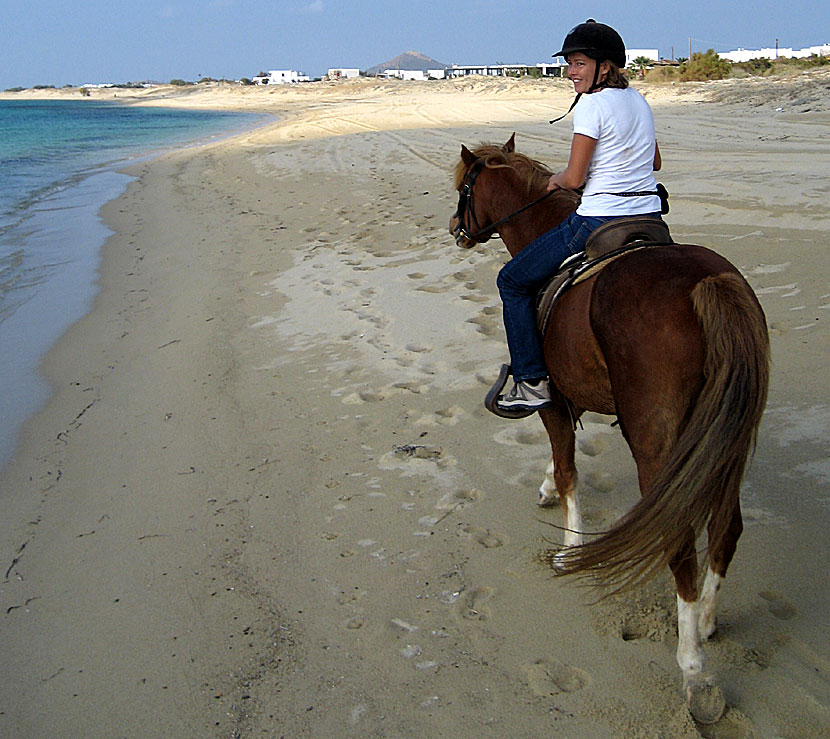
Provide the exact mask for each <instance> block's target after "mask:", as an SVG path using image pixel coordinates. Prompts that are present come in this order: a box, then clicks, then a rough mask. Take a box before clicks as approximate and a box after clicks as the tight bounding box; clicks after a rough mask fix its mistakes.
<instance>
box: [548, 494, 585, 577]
mask: <svg viewBox="0 0 830 739" xmlns="http://www.w3.org/2000/svg"><path fill="white" fill-rule="evenodd" d="M561 500H562V508H563V509H564V513H565V526H564V529H565V537H564V542H563V543H564V549H563V551H561V552H558V553H557V554H554V555H553V569H554V570H560V569H562V560H563V559H564V558H565V557H566V556H567V550H568V549H569V548H571V547H578V546H579V545H580V544H582V509H581V508H580V506H579V491H578V489H577V485H576V480H574V485H573V487H572V488H571V489H570V490H568V492H567V493H566V494H565V495H563V496H561Z"/></svg>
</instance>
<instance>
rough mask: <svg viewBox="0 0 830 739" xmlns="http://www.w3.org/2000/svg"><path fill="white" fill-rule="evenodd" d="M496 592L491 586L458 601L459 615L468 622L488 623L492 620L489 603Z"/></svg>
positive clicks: (479, 589)
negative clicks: (487, 621) (489, 619)
mask: <svg viewBox="0 0 830 739" xmlns="http://www.w3.org/2000/svg"><path fill="white" fill-rule="evenodd" d="M494 592H495V591H494V590H493V588H491V587H489V586H486V585H485V586H484V587H483V588H476V589H475V590H471V591H470V592H469V593H465V594H464V596H463V597H462V598H461V599H460V600H459V601H458V615H459V616H461V618H463V619H465V620H467V621H486V620H487V619H488V618H490V608H489V607H488V606H487V603H489V601H490V600H491V598H492V597H493V593H494Z"/></svg>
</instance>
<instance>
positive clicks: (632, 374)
mask: <svg viewBox="0 0 830 739" xmlns="http://www.w3.org/2000/svg"><path fill="white" fill-rule="evenodd" d="M513 139H514V137H513V136H511V138H510V140H509V141H508V142H507V143H506V144H505V145H504V146H482V147H480V148H478V149H476V150H475V151H470V150H468V149H467V148H466V147H462V149H461V160H460V161H459V163H458V165H457V166H456V169H455V185H456V189H457V190H458V191H459V193H460V197H459V207H458V210H457V212H456V213H455V215H453V217H452V219H451V220H450V232H451V233H453V234H454V235H455V236H456V241H457V242H458V243H459V245H460V246H463V247H465V248H469V247H471V246H473V245H474V244H475V243H477V242H483V241H486V240H487V239H488V238H490V237H491V236H492V235H493V234H494V233H495V232H496V230H497V231H498V235H499V236H500V237H501V239H502V241H504V244H505V246H506V247H507V249H508V251H509V252H510V254H511V255H515V254H517V253H518V252H519V251H521V250H522V248H524V247H525V246H526V245H527V244H529V243H530V242H531V241H532V240H533V239H535V238H536V237H538V236H540V235H541V234H543V233H544V232H546V231H548V230H550V229H551V228H553V227H554V226H556V225H557V224H558V223H559V222H561V221H562V220H563V219H564V218H565V217H566V216H567V215H568V214H569V213H571V212H572V211H573V210H574V209H575V208H576V204H577V202H578V196H577V195H576V194H575V193H573V192H569V191H563V190H558V191H555V192H554V193H553V194H552V195H551V196H550V197H547V198H546V197H545V191H546V185H547V181H548V179H549V177H550V175H551V172H550V171H549V170H548V169H547V168H546V167H544V166H543V165H541V164H540V163H539V162H536V161H534V160H532V159H529V158H528V157H526V156H523V155H521V154H519V153H517V152H515V150H514V141H513ZM542 200H544V202H542ZM543 346H544V351H545V358H546V362H547V366H548V370H549V372H550V377H551V385H552V392H553V394H554V396H555V400H556V405H555V407H553V408H550V409H546V410H543V411H541V412H540V416H541V417H542V422H543V423H544V425H545V428H546V429H547V432H548V435H549V436H550V444H551V450H552V460H551V462H550V464H549V465H548V468H547V471H546V474H545V479H544V482H543V483H542V486H541V488H540V490H539V505H550V504H553V503H554V501H555V498H554V492H555V493H558V498H559V502H560V505H561V507H562V511H563V514H564V518H565V536H564V544H565V547H564V549H563V550H562V551H561V552H560V553H558V554H557V556H556V558H555V562H554V566H555V568H556V569H557V570H558V571H559V572H561V573H563V574H579V575H587V576H590V577H591V578H593V579H594V580H595V581H596V582H598V583H599V584H600V585H604V586H607V587H610V588H613V589H615V590H621V589H625V588H628V587H631V586H633V585H636V584H638V583H641V582H643V581H645V580H646V579H648V578H650V577H652V576H653V575H655V574H656V573H657V572H658V571H660V570H661V569H662V568H663V567H664V566H666V565H668V566H669V568H670V569H671V572H672V573H673V575H674V579H675V584H676V588H677V607H678V646H677V661H678V664H679V665H680V669H681V670H682V672H683V684H684V692H685V693H686V697H687V700H688V703H689V708H690V710H691V711H692V714H693V716H694V717H695V718H696V719H697V720H698V721H701V722H706V723H712V722H714V721H717V720H718V718H720V716H721V714H722V713H723V710H724V708H725V703H724V700H723V694H722V692H721V691H720V688H718V687H717V685H716V684H715V681H714V679H713V678H712V677H711V675H708V674H707V673H706V672H705V669H704V655H703V650H702V648H701V641H703V640H705V639H707V638H708V637H709V636H711V635H712V634H713V633H714V631H715V626H716V621H715V619H716V610H717V600H718V591H719V589H720V585H721V580H722V578H723V577H724V576H725V575H726V570H727V568H728V566H729V563H730V561H731V559H732V556H733V554H734V553H735V547H736V544H737V541H738V538H739V537H740V535H741V531H742V528H743V526H742V521H741V511H740V504H739V500H738V495H739V490H740V484H741V478H742V476H743V472H744V466H745V464H746V461H747V458H748V456H749V455H750V453H751V451H752V450H753V448H754V444H755V438H756V433H757V429H758V425H759V423H760V420H761V415H762V414H763V410H764V405H765V403H766V397H767V386H768V382H769V338H768V334H767V327H766V320H765V317H764V313H763V310H762V309H761V306H760V304H759V303H758V300H757V299H756V297H755V295H754V293H753V292H752V289H751V288H750V287H749V285H748V284H747V283H746V281H745V280H744V279H743V277H742V276H741V275H740V273H739V272H738V270H737V269H736V268H735V267H734V266H733V265H732V264H730V263H729V262H728V261H727V260H726V259H724V258H723V257H721V256H719V255H718V254H716V253H715V252H713V251H710V250H709V249H706V248H704V247H701V246H694V245H688V244H671V245H668V246H660V247H652V248H647V249H640V250H636V251H632V252H630V253H627V254H625V255H624V256H622V257H620V258H617V259H616V260H615V261H613V262H611V263H610V264H609V265H608V266H606V267H605V268H604V269H603V270H602V271H600V272H599V273H598V274H597V275H596V276H594V277H592V278H590V279H588V280H586V281H585V282H582V283H580V284H578V285H576V286H574V287H573V288H571V289H570V290H569V291H568V292H567V293H565V295H564V296H563V297H562V298H561V299H560V300H559V301H558V302H557V303H556V304H555V306H554V308H553V313H552V315H551V316H550V319H549V320H548V323H547V329H546V331H545V335H544V337H543ZM569 406H570V408H569ZM585 411H595V412H597V413H602V414H611V415H616V416H617V419H618V421H619V424H620V428H621V430H622V433H623V436H624V437H625V440H626V441H627V443H628V445H629V447H630V449H631V453H632V455H633V456H634V460H635V462H636V464H637V472H638V478H639V485H640V491H641V494H642V498H641V500H640V501H639V502H638V503H637V504H636V505H635V506H634V507H633V508H632V509H631V510H630V511H629V512H628V513H627V514H626V515H625V516H623V517H622V518H621V519H620V520H619V521H618V522H617V523H615V524H614V525H613V526H612V527H611V528H610V529H609V530H608V531H606V532H605V533H603V534H601V535H600V536H598V537H597V538H595V539H592V540H591V541H588V542H583V537H582V533H581V532H582V518H581V514H580V510H579V500H578V496H577V472H576V467H575V465H574V445H575V432H574V422H575V418H577V419H578V418H579V416H580V415H581V414H582V413H583V412H585ZM704 526H706V528H707V532H708V559H709V565H708V570H707V573H706V577H705V580H704V583H703V587H702V588H700V589H699V587H698V562H697V555H696V551H695V541H696V538H697V536H698V535H699V534H700V533H701V532H702V529H703V528H704Z"/></svg>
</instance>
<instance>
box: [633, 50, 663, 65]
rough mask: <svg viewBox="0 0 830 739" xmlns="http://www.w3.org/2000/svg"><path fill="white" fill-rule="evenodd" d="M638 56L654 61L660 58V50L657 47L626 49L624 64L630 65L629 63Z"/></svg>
mask: <svg viewBox="0 0 830 739" xmlns="http://www.w3.org/2000/svg"><path fill="white" fill-rule="evenodd" d="M640 57H644V58H645V59H648V60H650V61H652V62H656V61H659V60H660V52H659V50H658V49H626V50H625V66H626V67H630V66H631V63H632V62H633V61H634V60H635V59H639V58H640Z"/></svg>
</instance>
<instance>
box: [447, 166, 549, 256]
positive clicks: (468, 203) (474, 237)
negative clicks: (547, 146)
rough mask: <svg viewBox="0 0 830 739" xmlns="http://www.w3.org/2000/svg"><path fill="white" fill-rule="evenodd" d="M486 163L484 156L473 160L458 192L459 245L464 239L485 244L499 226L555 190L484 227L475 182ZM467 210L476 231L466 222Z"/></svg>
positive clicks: (455, 232)
mask: <svg viewBox="0 0 830 739" xmlns="http://www.w3.org/2000/svg"><path fill="white" fill-rule="evenodd" d="M485 163H486V162H485V160H484V159H483V158H479V159H476V161H475V162H473V166H472V167H470V169H469V170H468V171H467V176H466V178H465V179H464V185H463V186H462V188H461V190H459V192H458V207H457V208H456V210H455V215H456V218H458V223H457V225H456V227H455V229H453V236H454V237H455V243H456V244H458V245H459V246H462V241H468V242H469V241H472V242H474V243H478V244H483V243H484V242H486V241H489V240H490V239H491V238H492V237H493V236H494V235H495V234H496V230H497V229H498V227H499V226H501V225H502V224H503V223H507V221H509V220H511V219H512V218H515V217H516V216H517V215H519V214H520V213H524V212H525V211H526V210H527V209H528V208H532V207H533V206H534V205H536V204H537V203H541V202H542V201H543V200H544V199H545V198H548V197H550V196H551V195H553V193H554V191H553V190H548V191H546V192H545V194H544V195H542V196H540V197H538V198H536V200H533V201H531V202H529V203H527V205H523V206H522V207H521V208H519V209H518V210H514V211H513V212H512V213H510V214H509V215H506V216H505V217H504V218H501V219H499V220H498V221H496V222H495V223H492V224H490V225H489V226H485V227H484V228H482V227H481V226H480V225H479V222H478V218H476V211H475V207H474V205H473V185H474V184H475V181H476V179H477V178H478V176H479V174H481V171H482V170H483V169H484V166H485ZM467 211H469V212H470V218H471V219H472V227H473V228H475V229H476V230H475V232H474V233H470V230H469V229H468V228H467V226H466V225H465V223H464V221H465V218H466V215H467ZM488 232H489V233H488ZM485 234H487V236H486V237H485V238H482V237H483V236H484V235H485Z"/></svg>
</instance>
